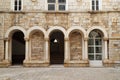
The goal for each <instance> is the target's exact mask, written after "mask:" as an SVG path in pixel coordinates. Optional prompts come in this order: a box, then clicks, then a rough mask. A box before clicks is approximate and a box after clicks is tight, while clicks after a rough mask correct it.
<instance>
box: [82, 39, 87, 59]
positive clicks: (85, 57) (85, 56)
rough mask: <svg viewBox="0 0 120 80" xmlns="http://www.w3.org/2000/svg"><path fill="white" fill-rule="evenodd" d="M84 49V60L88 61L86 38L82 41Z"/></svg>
mask: <svg viewBox="0 0 120 80" xmlns="http://www.w3.org/2000/svg"><path fill="white" fill-rule="evenodd" d="M84 43H85V47H84V50H85V51H84V53H83V54H84V60H88V38H85V39H84Z"/></svg>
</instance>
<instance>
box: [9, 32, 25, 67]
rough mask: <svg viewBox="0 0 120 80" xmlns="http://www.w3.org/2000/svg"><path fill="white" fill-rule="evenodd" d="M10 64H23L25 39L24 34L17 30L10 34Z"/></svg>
mask: <svg viewBox="0 0 120 80" xmlns="http://www.w3.org/2000/svg"><path fill="white" fill-rule="evenodd" d="M11 47H12V65H16V64H17V65H18V64H23V60H24V59H25V40H24V34H23V32H21V31H17V32H15V33H14V34H13V35H12V46H11Z"/></svg>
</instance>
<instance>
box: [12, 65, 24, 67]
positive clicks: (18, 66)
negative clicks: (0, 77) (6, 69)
mask: <svg viewBox="0 0 120 80" xmlns="http://www.w3.org/2000/svg"><path fill="white" fill-rule="evenodd" d="M10 68H23V65H12V66H10Z"/></svg>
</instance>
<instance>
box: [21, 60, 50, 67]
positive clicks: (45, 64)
mask: <svg viewBox="0 0 120 80" xmlns="http://www.w3.org/2000/svg"><path fill="white" fill-rule="evenodd" d="M23 66H24V67H48V66H49V63H48V62H44V61H43V62H41V61H26V60H25V61H24V63H23Z"/></svg>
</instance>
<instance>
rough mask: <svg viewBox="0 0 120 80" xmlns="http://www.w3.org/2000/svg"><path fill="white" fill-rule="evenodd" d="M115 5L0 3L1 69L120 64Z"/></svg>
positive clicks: (112, 0)
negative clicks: (17, 66) (57, 65)
mask: <svg viewBox="0 0 120 80" xmlns="http://www.w3.org/2000/svg"><path fill="white" fill-rule="evenodd" d="M119 4H120V0H0V67H8V66H11V65H14V64H21V65H23V66H26V67H37V66H44V67H46V66H50V65H52V64H62V65H64V66H65V67H69V66H71V67H88V66H91V67H92V66H93V67H100V66H105V67H106V66H114V65H116V64H119V63H120V5H119Z"/></svg>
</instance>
